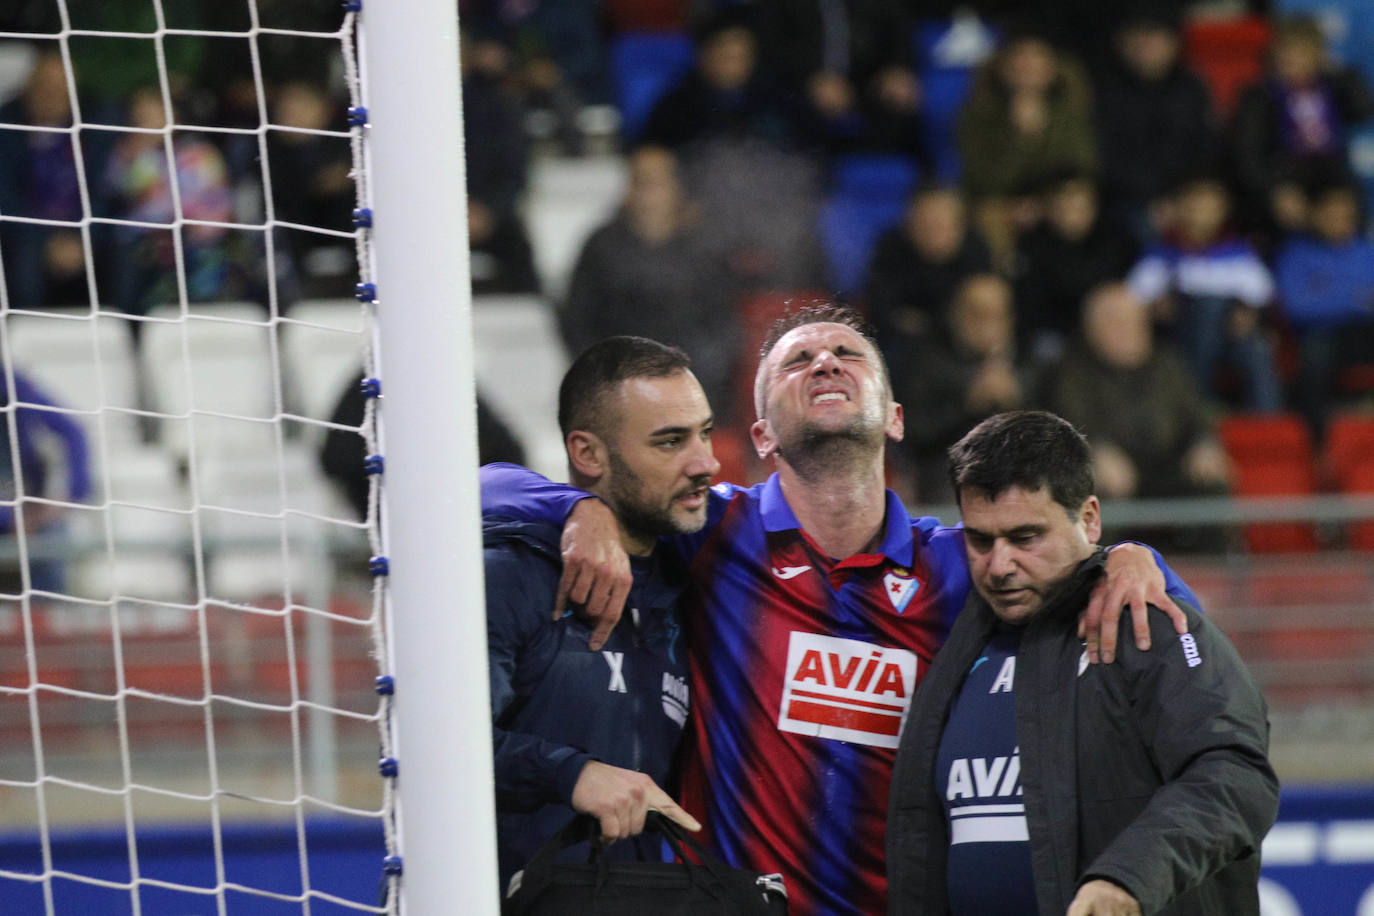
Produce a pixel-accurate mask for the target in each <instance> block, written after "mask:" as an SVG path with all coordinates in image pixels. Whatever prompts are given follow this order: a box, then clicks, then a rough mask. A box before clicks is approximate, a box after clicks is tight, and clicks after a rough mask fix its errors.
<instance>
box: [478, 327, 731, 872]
mask: <svg viewBox="0 0 1374 916" xmlns="http://www.w3.org/2000/svg"><path fill="white" fill-rule="evenodd" d="M688 366H689V362H688V359H687V357H686V355H685V354H683V353H682V352H681V351H679V350H676V349H674V348H672V347H667V346H664V345H662V344H659V343H656V342H654V341H651V340H647V339H645V338H637V337H612V338H608V339H607V340H604V341H602V342H600V343H597V344H594V345H593V346H592V347H590V348H589V349H588V350H587V351H585V352H584V353H583V354H582V355H581V356H580V357H578V359H577V360H576V361H575V362H574V363H573V365H572V367H571V368H570V369H569V370H568V373H567V375H566V376H564V379H563V384H562V387H561V389H560V392H559V425H560V427H561V428H562V431H563V436H564V443H565V446H566V449H567V453H568V468H569V474H570V478H571V482H572V483H573V484H574V485H576V486H578V487H582V488H583V489H586V490H588V491H590V492H591V493H593V494H595V495H596V496H598V497H599V498H601V499H602V500H603V501H605V502H606V503H607V504H608V505H609V506H610V507H611V509H612V511H613V512H614V513H615V516H616V519H617V522H618V524H619V528H620V540H621V544H622V546H623V547H624V548H625V551H626V553H628V554H629V555H630V563H631V567H632V571H633V574H634V586H633V588H632V589H631V591H630V595H629V598H628V600H627V601H626V604H625V609H624V615H623V616H624V619H625V620H627V621H629V622H630V624H631V625H630V626H629V627H625V626H620V627H617V628H616V629H615V630H614V631H613V632H611V633H610V634H609V635H608V636H606V637H605V638H604V641H602V642H601V644H600V645H598V646H597V648H596V649H595V650H592V649H589V648H588V644H589V641H591V637H592V631H591V629H590V626H591V625H589V624H587V623H586V622H584V621H583V620H582V619H580V618H579V617H578V616H577V615H575V614H573V613H572V611H571V610H561V611H560V612H559V613H558V616H557V617H556V618H551V617H550V616H549V608H550V607H553V606H554V603H555V602H554V598H555V595H556V593H557V592H558V587H559V583H560V578H561V577H562V575H563V563H562V556H561V552H560V546H559V539H560V535H561V532H560V530H559V529H558V528H556V527H554V526H551V525H545V524H542V523H537V522H527V521H516V520H512V519H499V518H492V517H488V518H486V519H484V522H483V535H484V537H483V541H484V553H485V563H486V588H487V642H488V657H489V661H490V665H489V668H490V677H491V703H492V724H493V746H494V754H495V771H496V805H497V815H498V823H497V841H498V855H499V860H500V871H501V881H502V884H503V886H504V885H505V884H506V882H507V881H508V879H509V878H510V877H511V875H512V874H513V873H514V872H515V871H517V870H518V869H520V868H522V867H523V866H524V864H525V863H526V862H527V861H528V860H529V858H530V856H531V854H532V853H533V852H534V851H535V850H536V849H538V848H539V847H540V846H541V845H542V844H543V843H544V842H545V841H546V840H548V839H549V838H550V837H552V836H553V834H554V833H555V832H557V830H558V829H559V828H561V827H562V826H563V825H564V824H565V823H567V821H568V820H569V819H570V818H571V817H572V814H573V812H574V811H577V812H582V813H585V814H590V815H592V816H594V817H596V818H598V819H599V821H600V824H601V834H602V836H603V837H604V838H607V839H623V838H626V837H630V836H633V835H636V834H638V833H640V831H642V830H643V827H644V817H645V813H646V812H647V811H648V810H649V809H655V810H658V811H660V812H662V813H663V814H664V815H666V816H667V817H669V818H672V819H673V820H675V821H678V822H679V823H681V824H683V825H684V826H686V827H688V828H689V829H693V830H696V829H699V825H698V824H697V822H696V820H695V819H694V818H692V817H691V815H689V814H687V813H686V812H685V811H683V810H682V809H681V808H679V807H678V806H677V804H676V803H674V802H673V800H672V799H671V798H670V797H669V796H668V794H667V793H666V792H665V791H664V790H663V788H662V786H664V785H666V784H667V783H668V781H669V779H670V777H671V776H672V772H671V771H672V764H673V759H674V755H675V753H676V750H677V745H678V742H679V739H680V737H681V734H682V727H683V724H684V722H685V721H686V718H687V710H688V705H689V700H688V689H687V648H686V645H685V644H684V642H683V636H682V627H681V621H680V618H679V613H678V595H679V593H680V591H681V588H682V585H683V580H682V579H681V578H680V576H674V575H672V574H670V572H669V571H668V569H666V568H665V567H664V565H663V564H662V563H661V562H660V558H659V557H657V556H656V551H655V546H656V543H657V539H658V537H659V535H664V534H678V533H689V532H693V531H696V530H699V529H700V528H701V526H702V525H703V524H704V523H705V521H706V505H707V499H706V490H707V487H708V486H709V485H710V481H711V477H712V475H714V474H715V473H716V471H717V470H719V467H720V465H719V463H718V462H717V461H716V460H715V458H714V456H713V454H712V450H711V439H710V436H711V423H712V421H711V410H710V406H709V405H708V404H707V401H706V396H705V395H704V394H703V393H702V390H701V386H700V385H699V384H698V383H697V380H696V378H695V376H693V375H692V373H691V371H690V370H689V368H688ZM659 848H660V846H659V841H657V840H656V839H655V840H653V841H647V840H645V841H638V840H637V841H636V842H635V843H633V844H628V843H627V844H620V845H619V846H616V847H612V849H611V852H612V854H627V855H639V856H641V857H644V858H650V859H654V860H657V859H659V858H661V854H660V852H659Z"/></svg>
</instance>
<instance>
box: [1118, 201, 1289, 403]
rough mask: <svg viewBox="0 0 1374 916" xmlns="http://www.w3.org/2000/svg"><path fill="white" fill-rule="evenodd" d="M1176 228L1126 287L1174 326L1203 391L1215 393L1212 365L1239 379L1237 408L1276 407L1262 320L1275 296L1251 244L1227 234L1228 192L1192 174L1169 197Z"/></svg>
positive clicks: (1217, 389) (1276, 388) (1270, 351)
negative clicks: (1224, 367) (1231, 373)
mask: <svg viewBox="0 0 1374 916" xmlns="http://www.w3.org/2000/svg"><path fill="white" fill-rule="evenodd" d="M1174 208H1175V211H1176V212H1175V225H1174V226H1173V227H1171V229H1170V230H1169V231H1168V232H1166V234H1165V236H1164V239H1163V241H1161V242H1160V243H1159V244H1157V245H1155V246H1153V247H1152V248H1150V249H1149V250H1147V251H1146V253H1145V256H1144V257H1143V258H1142V259H1141V260H1140V261H1139V263H1137V264H1136V265H1135V267H1133V268H1132V269H1131V272H1130V275H1129V276H1128V277H1127V280H1126V282H1127V285H1128V286H1129V287H1130V289H1131V292H1132V293H1133V294H1134V295H1135V296H1136V297H1137V298H1138V299H1140V300H1141V301H1142V302H1146V303H1149V304H1150V305H1151V307H1152V308H1153V309H1154V312H1155V318H1156V320H1157V321H1159V322H1160V323H1161V324H1163V325H1165V326H1167V327H1169V328H1171V329H1172V333H1173V338H1174V340H1175V341H1176V342H1177V344H1178V345H1179V346H1180V348H1181V349H1182V350H1183V353H1184V356H1185V358H1186V359H1187V361H1188V365H1189V367H1190V368H1191V369H1192V372H1193V376H1194V377H1195V378H1196V380H1197V383H1198V385H1199V386H1200V387H1201V389H1202V391H1203V393H1204V394H1206V395H1207V396H1209V397H1220V396H1221V389H1220V387H1219V385H1218V381H1217V375H1218V370H1219V369H1220V368H1222V367H1223V366H1226V367H1227V368H1230V369H1232V370H1234V371H1236V372H1238V373H1239V374H1240V376H1241V394H1240V396H1239V397H1238V400H1239V402H1240V403H1239V406H1241V407H1243V408H1245V409H1248V410H1258V411H1266V410H1278V409H1279V408H1280V406H1282V405H1281V396H1280V393H1279V382H1278V374H1277V370H1276V369H1275V366H1274V356H1273V346H1272V343H1271V341H1270V339H1269V335H1268V333H1267V330H1266V328H1265V327H1264V325H1263V322H1262V320H1261V319H1262V317H1263V310H1264V307H1265V306H1267V305H1268V304H1269V301H1270V300H1271V299H1272V298H1273V295H1274V282H1273V279H1272V277H1271V276H1270V274H1269V269H1268V268H1267V267H1265V266H1264V262H1263V261H1262V260H1260V257H1259V254H1258V253H1256V251H1255V249H1254V248H1253V247H1252V246H1251V245H1250V243H1249V242H1246V241H1244V240H1243V239H1241V238H1238V237H1236V236H1234V235H1231V234H1230V233H1228V231H1227V218H1228V215H1229V208H1230V194H1229V192H1228V191H1227V189H1226V186H1225V185H1224V184H1222V183H1221V181H1220V180H1219V179H1217V178H1215V177H1212V176H1210V175H1204V176H1200V177H1194V178H1190V179H1189V180H1187V181H1185V182H1184V183H1183V185H1182V186H1181V187H1180V188H1179V189H1178V191H1177V192H1176V193H1175V195H1174Z"/></svg>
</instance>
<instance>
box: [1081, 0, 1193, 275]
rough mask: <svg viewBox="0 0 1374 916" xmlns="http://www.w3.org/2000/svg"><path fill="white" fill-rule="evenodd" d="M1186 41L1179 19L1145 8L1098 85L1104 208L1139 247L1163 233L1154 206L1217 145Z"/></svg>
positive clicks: (1117, 44) (1124, 31)
mask: <svg viewBox="0 0 1374 916" xmlns="http://www.w3.org/2000/svg"><path fill="white" fill-rule="evenodd" d="M1181 44H1182V43H1181V40H1180V37H1179V29H1178V21H1177V18H1176V16H1175V15H1171V14H1170V13H1169V12H1167V11H1164V10H1156V9H1151V8H1147V9H1146V10H1145V11H1142V12H1140V13H1137V14H1134V15H1131V16H1128V17H1127V18H1126V19H1125V20H1124V21H1123V22H1122V24H1121V25H1120V26H1119V28H1118V29H1117V31H1116V34H1115V36H1114V38H1113V41H1112V47H1113V49H1114V51H1115V53H1114V54H1113V55H1112V60H1111V63H1110V64H1109V66H1108V67H1107V69H1106V70H1105V72H1104V73H1103V74H1102V76H1101V78H1099V79H1098V80H1097V83H1096V86H1095V90H1096V105H1095V106H1094V111H1095V113H1096V118H1097V132H1098V137H1099V140H1100V142H1101V151H1102V185H1103V198H1104V201H1105V204H1106V209H1107V211H1108V212H1109V213H1111V214H1112V215H1114V216H1116V217H1117V218H1119V219H1121V220H1122V221H1123V222H1124V224H1125V225H1126V226H1128V227H1130V228H1131V229H1132V231H1133V232H1134V233H1135V234H1136V237H1137V238H1138V239H1140V240H1141V241H1142V242H1143V241H1147V240H1149V239H1152V238H1153V237H1154V236H1155V235H1157V233H1158V229H1159V219H1158V217H1157V216H1155V215H1154V214H1152V213H1151V210H1152V208H1154V207H1157V206H1158V204H1159V202H1160V201H1161V200H1163V199H1164V198H1166V197H1167V195H1168V192H1169V190H1170V189H1171V188H1172V187H1173V185H1174V183H1175V182H1176V181H1177V180H1178V179H1179V178H1181V177H1182V176H1183V175H1184V174H1185V173H1186V172H1187V171H1188V169H1189V168H1190V166H1191V165H1192V163H1194V162H1196V161H1197V159H1198V157H1199V155H1204V156H1205V155H1208V154H1209V151H1210V150H1212V149H1213V147H1214V146H1215V145H1216V143H1217V138H1216V127H1215V124H1214V121H1213V114H1212V100H1211V95H1210V93H1209V92H1208V89H1207V86H1206V84H1205V83H1203V81H1202V79H1201V77H1199V76H1198V75H1197V74H1196V73H1194V72H1193V71H1192V69H1190V68H1189V67H1188V65H1187V64H1186V63H1185V62H1184V61H1183V59H1182V57H1181V55H1180V47H1181ZM1085 292H1086V290H1085Z"/></svg>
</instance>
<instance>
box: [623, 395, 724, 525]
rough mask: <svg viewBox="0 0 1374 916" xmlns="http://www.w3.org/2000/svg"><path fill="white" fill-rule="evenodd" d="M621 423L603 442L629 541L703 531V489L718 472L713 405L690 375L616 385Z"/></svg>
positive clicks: (704, 522) (704, 503)
mask: <svg viewBox="0 0 1374 916" xmlns="http://www.w3.org/2000/svg"><path fill="white" fill-rule="evenodd" d="M619 419H620V423H619V426H618V428H617V431H616V434H615V436H614V437H613V439H612V441H611V442H609V443H608V447H609V448H608V451H609V463H610V469H611V475H610V481H609V498H610V500H611V502H612V504H613V506H614V508H615V511H616V515H617V516H619V518H620V520H621V524H622V525H623V526H624V527H625V529H626V530H627V531H628V532H630V534H631V536H633V537H636V538H638V539H641V540H643V541H646V542H647V543H648V544H649V545H652V541H653V538H655V537H657V536H658V535H662V534H681V533H689V532H692V531H699V530H700V529H701V526H702V525H704V524H706V488H707V487H709V486H710V485H711V477H712V476H713V475H714V474H715V473H716V472H717V471H719V470H720V462H718V461H716V459H715V455H714V454H713V453H712V450H711V427H712V420H711V406H710V405H709V404H708V403H707V402H706V395H705V393H704V392H703V391H702V390H701V385H700V384H698V383H697V379H696V376H694V375H693V374H692V373H690V372H686V371H683V372H675V373H673V374H672V375H670V376H667V377H665V378H632V379H627V380H626V381H625V382H623V383H622V384H621V389H620V411H619Z"/></svg>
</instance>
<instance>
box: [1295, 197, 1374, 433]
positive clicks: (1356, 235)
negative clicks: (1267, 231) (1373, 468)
mask: <svg viewBox="0 0 1374 916" xmlns="http://www.w3.org/2000/svg"><path fill="white" fill-rule="evenodd" d="M1309 212H1310V226H1311V230H1310V232H1308V233H1303V234H1295V235H1294V236H1292V237H1291V238H1289V239H1288V241H1287V242H1286V243H1285V244H1284V245H1283V247H1282V248H1281V249H1280V250H1279V254H1278V258H1277V261H1276V263H1275V267H1274V272H1275V280H1276V282H1277V285H1278V298H1279V308H1280V310H1281V311H1282V313H1283V316H1284V318H1285V319H1286V321H1287V323H1288V324H1289V326H1291V327H1292V329H1293V331H1294V332H1295V333H1296V334H1297V337H1298V377H1297V404H1298V407H1299V409H1300V410H1301V411H1302V412H1303V414H1304V415H1305V416H1306V417H1307V419H1308V421H1309V422H1310V423H1311V424H1312V427H1313V429H1314V430H1315V431H1317V432H1318V433H1320V432H1321V430H1322V429H1323V428H1324V426H1325V422H1326V418H1327V416H1328V415H1329V413H1330V412H1331V408H1332V406H1333V403H1332V399H1333V397H1334V387H1335V386H1334V380H1335V378H1336V376H1337V374H1338V373H1339V372H1340V371H1341V370H1342V369H1343V368H1345V367H1347V366H1350V365H1353V364H1359V363H1364V364H1374V245H1371V244H1370V242H1369V240H1368V239H1366V238H1364V237H1363V236H1362V235H1361V234H1360V231H1359V228H1360V192H1359V188H1358V187H1357V186H1355V185H1353V184H1350V183H1348V182H1343V183H1337V184H1333V185H1329V186H1327V187H1326V188H1324V189H1320V190H1318V191H1317V193H1316V194H1315V195H1314V196H1313V199H1312V206H1311V208H1310V211H1309Z"/></svg>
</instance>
